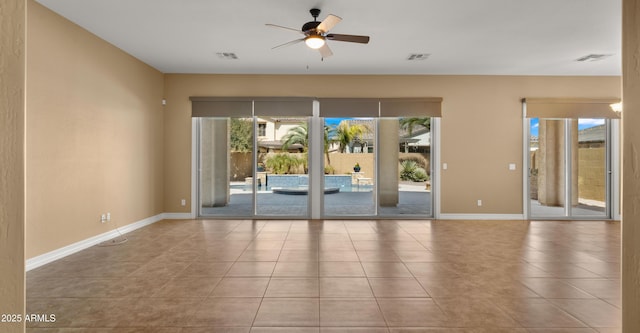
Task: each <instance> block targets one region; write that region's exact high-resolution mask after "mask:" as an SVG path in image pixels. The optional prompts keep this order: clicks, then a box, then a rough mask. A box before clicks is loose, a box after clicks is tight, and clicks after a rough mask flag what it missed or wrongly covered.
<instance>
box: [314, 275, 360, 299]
mask: <svg viewBox="0 0 640 333" xmlns="http://www.w3.org/2000/svg"><path fill="white" fill-rule="evenodd" d="M320 297H373V293H372V292H371V287H370V286H369V281H367V279H366V278H342V277H339V278H320Z"/></svg>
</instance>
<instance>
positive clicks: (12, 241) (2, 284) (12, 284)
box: [0, 0, 25, 333]
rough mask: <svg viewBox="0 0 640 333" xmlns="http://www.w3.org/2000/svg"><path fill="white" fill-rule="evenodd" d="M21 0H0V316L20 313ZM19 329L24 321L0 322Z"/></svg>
mask: <svg viewBox="0 0 640 333" xmlns="http://www.w3.org/2000/svg"><path fill="white" fill-rule="evenodd" d="M24 24H25V1H24V0H0V31H1V33H0V314H23V313H24V306H25V302H24V297H25V292H24V287H25V283H24V163H23V161H24V96H25V90H24V83H25V44H24V36H25V30H24ZM0 331H2V332H7V333H13V332H23V331H24V323H21V322H20V323H5V322H0Z"/></svg>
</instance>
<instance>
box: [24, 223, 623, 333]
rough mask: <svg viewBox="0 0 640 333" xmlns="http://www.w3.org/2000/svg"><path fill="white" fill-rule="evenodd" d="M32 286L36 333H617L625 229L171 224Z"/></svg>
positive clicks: (52, 270) (34, 276)
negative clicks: (45, 319)
mask: <svg viewBox="0 0 640 333" xmlns="http://www.w3.org/2000/svg"><path fill="white" fill-rule="evenodd" d="M126 237H127V238H128V242H126V243H124V244H122V245H114V246H102V247H100V246H95V247H92V248H89V249H87V250H84V251H81V252H79V253H76V254H74V255H71V256H69V257H66V258H64V259H61V260H59V261H57V262H54V263H51V264H48V265H45V266H43V267H40V268H37V269H35V270H32V271H30V272H28V273H27V313H36V314H55V315H56V321H55V322H53V323H51V322H50V323H29V324H28V329H27V332H34V333H36V332H38V333H45V332H47V333H52V332H98V333H103V332H125V333H130V332H160V333H164V332H181V333H197V332H214V333H216V332H226V333H241V332H242V333H249V332H251V333H266V332H270V333H273V332H299V333H307V332H315V333H320V332H322V333H329V332H331V333H338V332H361V333H364V332H367V333H382V332H386V333H401V332H406V333H409V332H412V333H418V332H429V333H436V332H438V333H441V332H445V333H458V332H465V333H488V332H496V333H499V332H514V333H519V332H523V333H524V332H532V333H533V332H535V333H596V332H601V333H612V332H620V329H619V327H620V315H621V313H620V312H621V311H620V294H619V290H620V282H619V277H620V274H619V271H620V265H619V252H620V224H619V223H616V222H526V221H406V220H405V221H394V220H389V221H382V220H380V221H242V220H188V221H162V222H158V223H156V224H153V225H150V226H148V227H145V228H143V229H139V230H136V231H134V232H131V233H129V234H127V235H126Z"/></svg>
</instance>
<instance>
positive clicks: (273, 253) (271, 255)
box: [238, 250, 280, 261]
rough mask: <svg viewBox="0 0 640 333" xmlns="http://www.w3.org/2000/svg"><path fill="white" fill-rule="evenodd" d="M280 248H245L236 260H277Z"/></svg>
mask: <svg viewBox="0 0 640 333" xmlns="http://www.w3.org/2000/svg"><path fill="white" fill-rule="evenodd" d="M278 256H280V250H263V251H261V250H247V251H244V252H242V254H241V255H240V257H239V258H238V261H278Z"/></svg>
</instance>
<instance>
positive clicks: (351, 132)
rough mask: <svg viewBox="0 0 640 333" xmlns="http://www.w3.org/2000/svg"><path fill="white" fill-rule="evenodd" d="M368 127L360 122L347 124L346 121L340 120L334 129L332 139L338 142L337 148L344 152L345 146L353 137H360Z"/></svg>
mask: <svg viewBox="0 0 640 333" xmlns="http://www.w3.org/2000/svg"><path fill="white" fill-rule="evenodd" d="M369 132H370V129H369V128H368V127H367V126H365V125H362V124H353V125H349V122H348V121H345V120H343V121H341V122H340V123H339V124H338V127H337V128H336V130H335V137H334V138H333V141H335V142H337V143H338V144H339V150H340V152H341V153H344V152H345V150H346V148H347V146H348V145H349V144H350V143H352V142H353V141H354V140H355V139H357V138H361V137H362V135H363V134H365V133H369Z"/></svg>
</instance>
